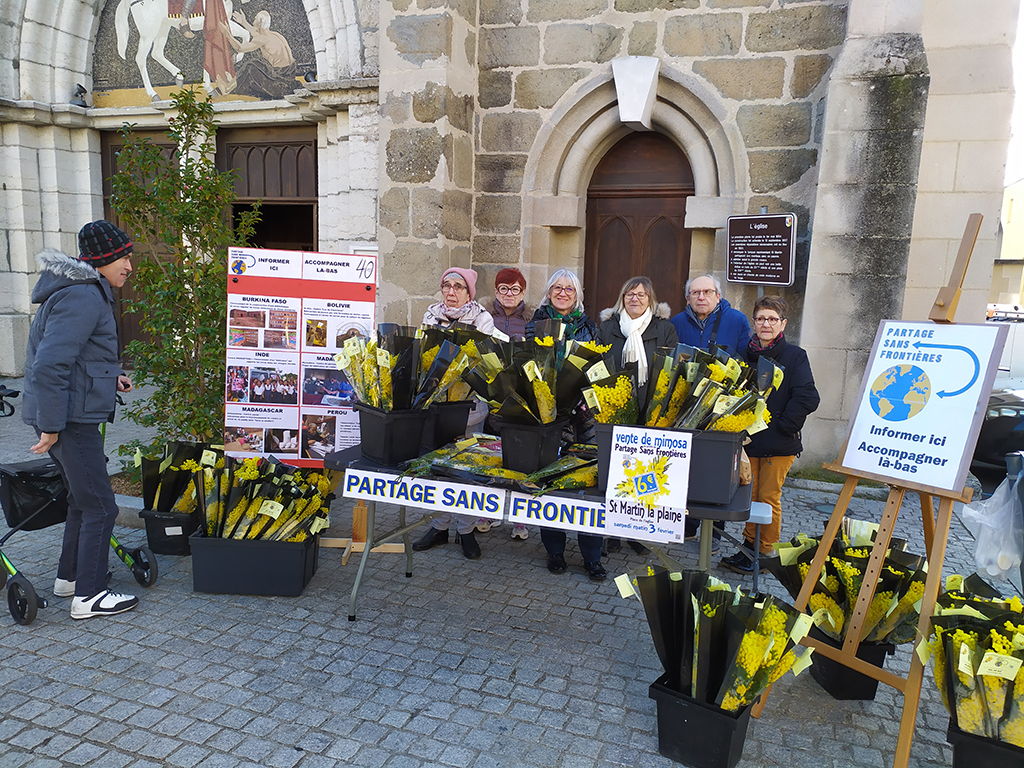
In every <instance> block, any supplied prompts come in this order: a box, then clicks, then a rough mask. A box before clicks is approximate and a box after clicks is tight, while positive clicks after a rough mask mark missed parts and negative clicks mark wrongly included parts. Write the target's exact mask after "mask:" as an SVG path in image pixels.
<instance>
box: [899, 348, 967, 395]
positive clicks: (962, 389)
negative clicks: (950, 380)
mask: <svg viewBox="0 0 1024 768" xmlns="http://www.w3.org/2000/svg"><path fill="white" fill-rule="evenodd" d="M914 348H915V349H921V348H928V349H959V350H960V351H961V352H966V353H967V354H968V355H970V356H971V360H973V361H974V373H973V374H971V380H970V381H969V382H967V384H966V385H965V386H963V387H961V388H960V389H958V390H957V391H956V392H945V391H943V392H936V393H935V394H936V395H937V396H939V397H956V396H957V395H962V394H963V393H964V392H966V391H967V390H969V389H970V388H971V387H973V386H974V382H976V381H977V380H978V374H979V373H981V361H980V360H978V356H977V355H976V354H974V350H972V349H968V348H967V347H961V346H958V345H956V344H922V343H921V342H920V341H915V342H914Z"/></svg>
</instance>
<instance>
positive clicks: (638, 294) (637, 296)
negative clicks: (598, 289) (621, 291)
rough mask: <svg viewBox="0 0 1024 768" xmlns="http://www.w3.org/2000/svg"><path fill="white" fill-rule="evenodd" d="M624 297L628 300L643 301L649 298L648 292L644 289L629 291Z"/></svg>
mask: <svg viewBox="0 0 1024 768" xmlns="http://www.w3.org/2000/svg"><path fill="white" fill-rule="evenodd" d="M623 298H624V299H626V300H627V301H643V300H644V299H646V298H647V294H646V293H644V292H643V291H633V293H627V294H626V295H625V296H624V297H623Z"/></svg>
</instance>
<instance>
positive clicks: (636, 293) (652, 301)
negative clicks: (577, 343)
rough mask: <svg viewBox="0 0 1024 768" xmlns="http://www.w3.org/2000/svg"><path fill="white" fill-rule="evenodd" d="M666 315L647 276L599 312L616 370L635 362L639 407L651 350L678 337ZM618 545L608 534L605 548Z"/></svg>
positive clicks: (602, 337)
mask: <svg viewBox="0 0 1024 768" xmlns="http://www.w3.org/2000/svg"><path fill="white" fill-rule="evenodd" d="M670 317H672V310H671V309H670V308H669V306H668V304H665V303H662V304H659V303H658V297H657V296H656V295H655V293H654V284H653V283H652V282H651V279H650V278H649V277H631V278H629V280H627V281H626V282H624V283H623V284H622V288H621V289H620V290H619V298H618V300H617V301H616V302H615V306H614V307H611V308H610V309H605V310H603V311H602V312H601V328H600V330H599V331H598V334H597V337H598V342H599V343H601V344H611V345H612V348H611V350H609V354H610V355H611V356H612V360H613V361H614V362H615V367H616V369H617V370H622V369H623V368H625V367H626V365H627V364H628V363H636V368H637V370H636V374H637V392H636V396H637V399H638V400H639V402H640V407H641V408H643V405H644V401H645V400H646V399H647V384H648V382H649V379H650V370H651V366H653V365H654V353H655V351H656V350H657V349H658V348H659V347H671V348H672V349H673V351H674V350H675V346H676V344H677V343H678V340H679V339H678V336H677V335H676V329H675V326H673V325H672V322H671V321H670V320H669V318H670ZM629 546H630V547H632V548H633V551H635V552H637V553H640V552H644V551H646V547H644V545H643V544H640V543H639V542H636V541H630V542H629ZM620 549H622V543H621V542H620V541H619V539H617V538H612V537H609V538H608V551H609V552H618V551H619V550H620Z"/></svg>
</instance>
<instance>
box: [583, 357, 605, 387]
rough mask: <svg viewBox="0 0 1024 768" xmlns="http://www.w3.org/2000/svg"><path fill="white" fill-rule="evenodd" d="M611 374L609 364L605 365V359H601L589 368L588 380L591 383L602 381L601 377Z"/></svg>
mask: <svg viewBox="0 0 1024 768" xmlns="http://www.w3.org/2000/svg"><path fill="white" fill-rule="evenodd" d="M609 376H611V374H610V373H608V366H607V365H605V363H604V360H601V361H600V362H599V363H597V364H595V365H592V366H590V368H588V369H587V381H589V382H591V383H593V382H595V381H600V380H601V379H607V378H608V377H609Z"/></svg>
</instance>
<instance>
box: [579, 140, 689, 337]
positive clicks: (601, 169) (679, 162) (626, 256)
mask: <svg viewBox="0 0 1024 768" xmlns="http://www.w3.org/2000/svg"><path fill="white" fill-rule="evenodd" d="M692 194H694V181H693V170H692V169H691V167H690V163H689V161H688V160H687V159H686V156H685V155H684V154H683V153H682V152H681V151H680V150H679V148H678V147H677V146H676V145H675V143H673V142H672V140H671V139H669V138H668V137H667V136H664V135H662V134H660V133H653V132H652V133H631V134H629V135H628V136H626V137H625V138H623V139H621V140H620V141H619V142H618V143H617V144H615V145H614V146H613V147H612V148H611V149H610V150H609V151H608V153H607V154H606V155H605V156H604V158H602V160H601V161H600V163H599V164H598V166H597V168H596V170H595V171H594V175H593V177H592V178H591V181H590V187H589V188H588V189H587V234H586V246H585V248H586V250H585V262H584V293H585V296H586V305H587V308H588V311H589V313H590V314H592V315H594V316H595V317H596V315H597V314H598V313H599V312H600V311H601V310H602V309H604V308H605V307H610V306H612V304H614V303H615V299H616V298H617V297H618V291H619V288H620V287H621V286H622V283H623V282H625V281H626V280H627V279H628V278H630V277H632V276H633V275H647V276H648V277H650V278H651V279H652V280H653V281H654V287H655V290H656V291H657V293H658V298H659V300H661V301H667V302H669V304H670V305H671V306H672V309H673V311H679V310H680V309H681V306H682V305H681V301H682V295H683V286H684V285H685V283H686V279H687V275H688V274H689V267H690V231H689V230H687V229H685V228H684V227H683V219H684V217H685V214H686V198H687V197H689V196H690V195H692Z"/></svg>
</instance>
